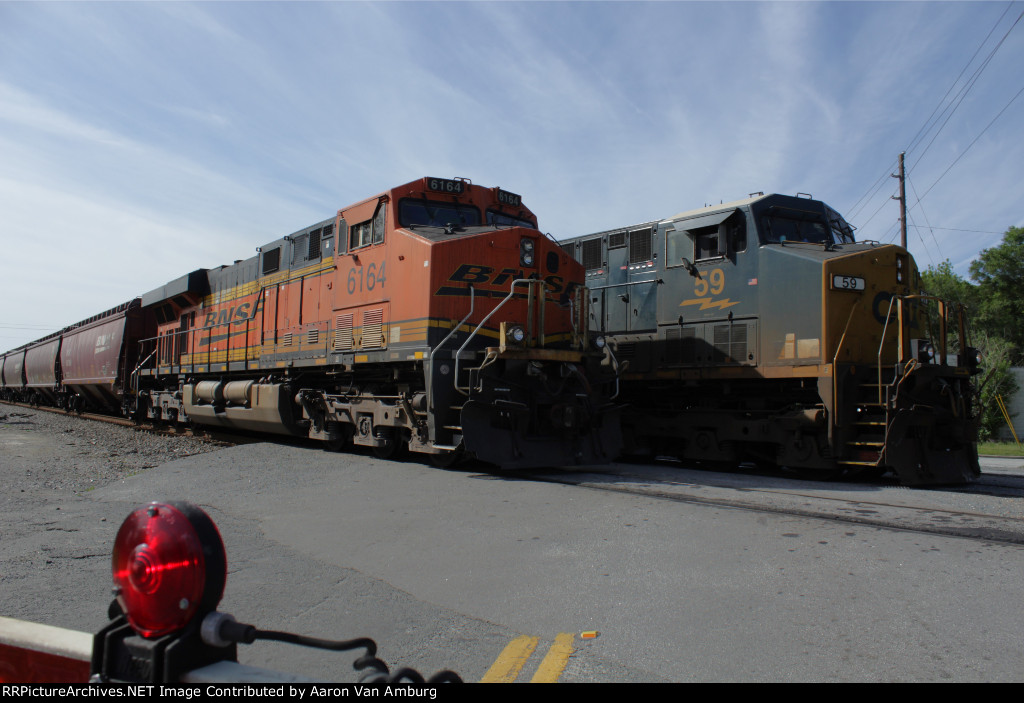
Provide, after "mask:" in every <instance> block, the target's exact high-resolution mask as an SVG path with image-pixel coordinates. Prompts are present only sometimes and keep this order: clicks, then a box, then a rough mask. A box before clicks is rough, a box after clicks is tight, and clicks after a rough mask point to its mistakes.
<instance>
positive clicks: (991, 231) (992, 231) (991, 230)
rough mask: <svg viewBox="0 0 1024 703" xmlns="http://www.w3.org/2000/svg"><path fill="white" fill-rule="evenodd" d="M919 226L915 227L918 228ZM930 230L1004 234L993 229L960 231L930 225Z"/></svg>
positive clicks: (955, 228)
mask: <svg viewBox="0 0 1024 703" xmlns="http://www.w3.org/2000/svg"><path fill="white" fill-rule="evenodd" d="M917 226H918V225H914V227H917ZM928 229H941V230H943V231H944V232H974V233H975V234H1004V233H1003V232H997V231H996V230H993V229H960V228H959V227H935V226H933V225H928Z"/></svg>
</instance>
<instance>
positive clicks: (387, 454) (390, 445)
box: [373, 437, 405, 459]
mask: <svg viewBox="0 0 1024 703" xmlns="http://www.w3.org/2000/svg"><path fill="white" fill-rule="evenodd" d="M404 448H405V442H403V441H402V440H400V439H395V438H394V437H391V438H389V439H387V440H385V442H384V444H383V445H381V446H379V447H374V448H373V455H374V456H375V457H377V458H378V459H394V458H395V457H397V456H398V455H399V454H401V453H402V449H404Z"/></svg>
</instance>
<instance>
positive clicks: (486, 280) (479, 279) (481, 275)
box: [448, 264, 565, 295]
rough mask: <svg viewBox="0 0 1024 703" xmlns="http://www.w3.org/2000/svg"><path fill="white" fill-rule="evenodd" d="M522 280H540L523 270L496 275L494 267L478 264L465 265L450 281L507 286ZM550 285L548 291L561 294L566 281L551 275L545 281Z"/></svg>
mask: <svg viewBox="0 0 1024 703" xmlns="http://www.w3.org/2000/svg"><path fill="white" fill-rule="evenodd" d="M520 278H539V276H538V275H537V274H536V273H531V274H530V275H529V276H527V275H526V272H525V271H523V270H522V269H513V268H505V269H502V270H501V271H498V272H497V273H495V269H494V267H493V266H480V265H478V264H463V265H462V266H460V267H459V268H457V269H455V273H453V274H452V275H451V276H449V278H448V280H449V281H451V282H453V283H473V284H475V285H487V286H507V285H509V284H510V283H511V282H512V281H515V280H517V279H520ZM544 282H545V283H547V284H548V291H549V293H552V294H556V295H557V294H558V293H561V292H562V291H563V290H564V289H565V280H564V279H563V278H562V277H561V276H556V275H554V274H551V275H550V276H547V277H546V278H545V279H544Z"/></svg>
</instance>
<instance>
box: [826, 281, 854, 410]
mask: <svg viewBox="0 0 1024 703" xmlns="http://www.w3.org/2000/svg"><path fill="white" fill-rule="evenodd" d="M858 305H860V300H859V299H858V300H856V301H854V303H853V307H852V308H850V315H849V316H848V317H847V318H846V327H844V328H843V334H842V336H841V337H840V338H839V345H838V346H837V347H836V353H835V356H833V357H832V405H833V407H834V406H835V402H836V398H837V397H838V396H839V382H838V381H837V380H836V363H837V362H838V361H839V352H840V351H842V349H843V342H845V341H846V333H847V332H848V331H849V330H850V322H852V321H853V313H854V311H856V310H857V306H858ZM832 422H833V423H834V422H835V417H833V418H832Z"/></svg>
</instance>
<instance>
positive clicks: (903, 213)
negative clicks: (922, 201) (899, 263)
mask: <svg viewBox="0 0 1024 703" xmlns="http://www.w3.org/2000/svg"><path fill="white" fill-rule="evenodd" d="M906 154H907V152H905V151H901V152H900V172H899V173H898V174H896V173H894V174H892V177H893V178H898V179H900V197H898V198H897V197H896V196H895V195H894V196H893V197H892V199H893V200H899V201H900V246H901V247H903V248H904V249H906V248H907V174H906V173H905V172H904V170H903V157H904V156H906Z"/></svg>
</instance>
